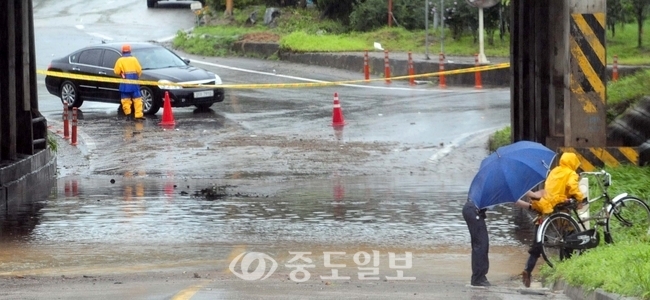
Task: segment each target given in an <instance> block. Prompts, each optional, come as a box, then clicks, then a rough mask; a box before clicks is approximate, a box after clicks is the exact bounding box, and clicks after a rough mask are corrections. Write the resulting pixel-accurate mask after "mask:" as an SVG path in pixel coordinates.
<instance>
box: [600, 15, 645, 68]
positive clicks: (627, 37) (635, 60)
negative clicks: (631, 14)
mask: <svg viewBox="0 0 650 300" xmlns="http://www.w3.org/2000/svg"><path fill="white" fill-rule="evenodd" d="M649 26H650V20H646V21H645V22H644V25H643V28H644V29H646V30H647V28H649ZM638 32H639V30H638V27H637V25H636V22H633V23H630V24H620V25H616V36H614V37H612V31H611V30H608V31H607V37H606V38H607V45H606V46H607V62H608V63H610V64H611V63H613V62H614V55H618V63H619V64H626V65H649V64H650V47H648V46H644V47H643V48H638V47H637V38H638ZM643 42H644V43H645V45H650V36H648V35H647V34H646V35H644V36H643Z"/></svg>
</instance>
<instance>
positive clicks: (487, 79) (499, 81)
mask: <svg viewBox="0 0 650 300" xmlns="http://www.w3.org/2000/svg"><path fill="white" fill-rule="evenodd" d="M232 50H233V51H235V52H238V53H240V54H243V55H246V56H250V57H257V58H264V59H266V58H269V57H273V56H277V57H278V58H279V59H280V60H283V61H288V62H293V63H300V64H306V65H312V66H323V67H330V68H336V69H343V70H348V71H352V72H359V74H361V75H360V79H362V78H363V77H361V76H362V74H363V53H361V52H359V53H357V54H332V53H295V52H289V51H282V50H281V49H280V47H279V45H278V44H276V43H235V45H234V46H233V48H232ZM368 64H369V66H370V70H371V73H372V74H373V76H377V75H383V73H384V59H383V58H377V57H370V58H369V61H368ZM390 66H391V76H392V77H396V76H406V75H408V68H407V67H408V62H407V61H406V60H405V59H394V58H391V59H390ZM471 67H474V64H463V63H453V64H449V63H448V64H445V70H456V69H464V68H471ZM413 68H414V70H415V74H426V73H435V72H438V70H439V66H438V61H437V57H436V58H435V59H433V60H431V61H414V63H413ZM618 69H619V71H618V73H619V77H625V76H627V75H630V74H633V73H634V72H637V71H639V70H641V69H642V67H631V66H619V68H618ZM607 72H608V73H607V74H609V76H610V77H611V74H612V68H611V66H610V67H608V70H607ZM510 75H511V71H510V69H507V68H506V69H499V70H491V71H484V72H481V82H482V85H483V87H510V85H511V81H510ZM417 80H432V81H435V82H437V80H438V78H437V77H431V78H418V79H417ZM474 80H475V78H474V73H466V74H456V75H447V76H445V81H446V83H447V86H449V87H454V86H459V87H473V86H474Z"/></svg>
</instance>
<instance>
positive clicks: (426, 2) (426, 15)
mask: <svg viewBox="0 0 650 300" xmlns="http://www.w3.org/2000/svg"><path fill="white" fill-rule="evenodd" d="M424 24H425V25H424V58H425V59H427V60H429V0H424Z"/></svg>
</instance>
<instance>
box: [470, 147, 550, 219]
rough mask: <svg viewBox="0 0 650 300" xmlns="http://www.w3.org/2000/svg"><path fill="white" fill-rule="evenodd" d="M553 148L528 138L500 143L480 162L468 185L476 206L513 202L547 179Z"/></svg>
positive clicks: (484, 206)
mask: <svg viewBox="0 0 650 300" xmlns="http://www.w3.org/2000/svg"><path fill="white" fill-rule="evenodd" d="M553 158H555V152H554V151H553V150H551V149H549V148H547V147H546V146H544V145H542V144H540V143H535V142H531V141H519V142H516V143H513V144H510V145H507V146H503V147H500V148H499V149H497V150H496V151H495V152H494V153H492V154H490V156H488V157H487V158H485V159H484V160H483V161H482V162H481V166H480V168H479V170H478V173H477V174H476V176H474V179H473V180H472V184H471V185H470V187H469V199H471V200H472V201H473V202H474V204H475V205H476V207H477V208H486V207H488V206H492V205H496V204H501V203H508V202H516V201H517V200H518V199H520V198H521V197H523V196H524V195H525V194H526V192H528V191H530V190H531V189H532V188H534V187H535V186H536V185H538V184H540V183H541V182H542V181H544V180H545V179H546V175H548V172H549V169H550V165H551V162H552V161H553Z"/></svg>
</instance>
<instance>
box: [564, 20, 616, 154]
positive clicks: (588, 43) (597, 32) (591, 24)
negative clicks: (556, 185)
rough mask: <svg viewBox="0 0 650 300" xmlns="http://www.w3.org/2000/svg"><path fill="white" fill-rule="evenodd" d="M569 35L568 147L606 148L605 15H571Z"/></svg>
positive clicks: (566, 118)
mask: <svg viewBox="0 0 650 300" xmlns="http://www.w3.org/2000/svg"><path fill="white" fill-rule="evenodd" d="M569 33H570V36H569V51H570V66H569V90H570V97H569V99H570V100H569V103H568V107H569V110H568V111H567V112H570V113H569V115H567V116H565V121H567V122H565V146H572V147H604V146H605V145H606V141H607V138H606V128H607V123H606V108H605V103H606V82H605V78H606V67H607V62H606V57H605V54H606V51H605V13H604V12H602V13H600V12H598V13H572V14H571V18H570V28H569ZM566 104H567V103H565V107H567V106H566ZM567 125H568V126H567Z"/></svg>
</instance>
